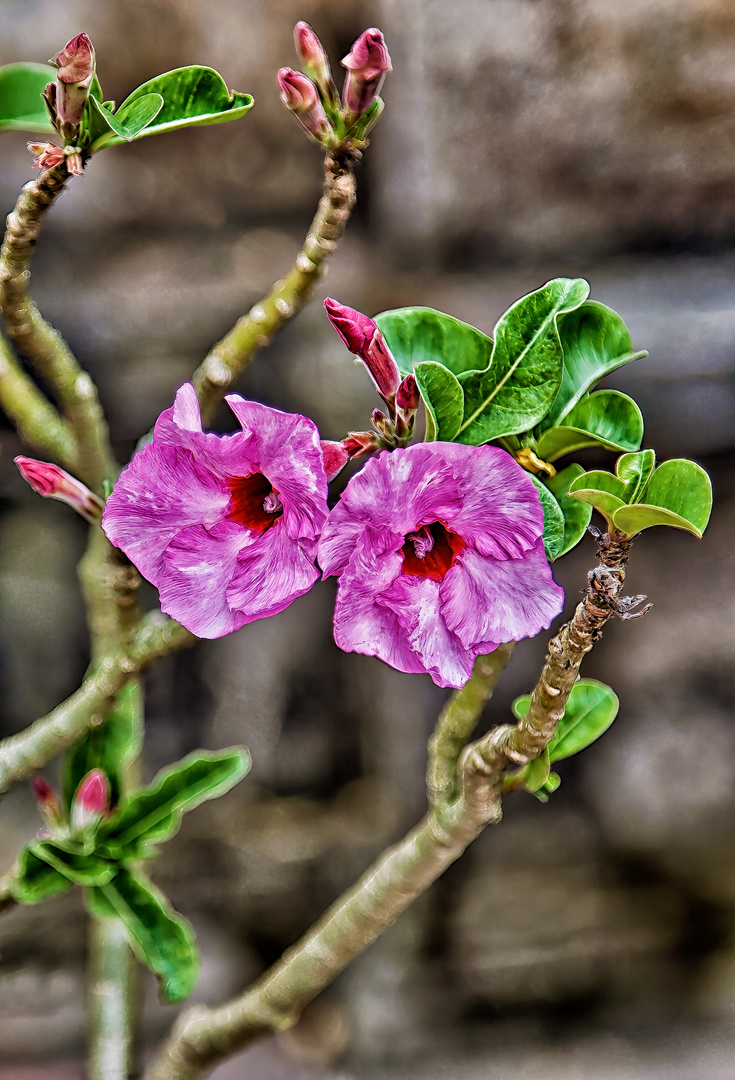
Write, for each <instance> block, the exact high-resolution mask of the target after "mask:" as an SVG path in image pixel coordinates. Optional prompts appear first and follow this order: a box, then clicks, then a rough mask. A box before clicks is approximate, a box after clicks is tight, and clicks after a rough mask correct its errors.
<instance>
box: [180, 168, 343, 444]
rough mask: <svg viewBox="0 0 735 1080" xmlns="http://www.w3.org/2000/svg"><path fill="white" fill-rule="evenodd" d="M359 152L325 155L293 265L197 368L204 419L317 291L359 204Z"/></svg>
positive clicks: (198, 389)
mask: <svg viewBox="0 0 735 1080" xmlns="http://www.w3.org/2000/svg"><path fill="white" fill-rule="evenodd" d="M359 158H360V152H359V151H358V150H334V151H328V153H327V155H326V157H325V159H324V175H325V179H324V193H323V195H322V197H321V199H320V201H319V206H318V208H317V212H316V215H315V216H314V220H313V221H312V223H311V228H310V229H309V232H308V234H307V236H306V240H305V241H304V246H303V247H302V249H301V251H300V252H299V254H298V255H297V256H296V261H295V262H294V265H293V266H292V267H291V269H290V270H289V271H288V273H287V274H286V276H285V277H283V278H281V279H280V280H279V281H277V282H276V284H275V285H274V286H273V288H272V289H271V291H270V292H269V293H268V295H267V296H266V297H265V298H264V299H263V300H260V301H259V302H258V303H257V304H255V305H254V306H253V307H252V308H251V309H250V311H249V312H248V313H247V315H244V316H243V317H242V318H241V319H239V320H238V322H237V323H235V325H234V326H233V328H232V329H231V330H230V331H229V332H228V333H227V334H226V335H225V336H224V337H223V338H222V340H221V341H219V342H217V344H216V345H215V346H214V347H213V348H212V350H211V351H210V353H209V355H208V356H207V357H205V359H204V360H203V361H202V363H201V364H200V365H199V367H198V368H197V370H196V371H195V372H194V376H193V379H192V382H193V383H194V386H195V387H196V391H197V393H198V395H199V402H200V404H201V407H202V418H203V420H204V422H205V423H209V422H210V421H211V419H212V415H213V413H214V410H215V409H216V407H217V404H218V402H219V401H220V400H221V398H222V397H223V395H224V394H225V393H227V391H228V390H229V388H230V387H231V386H232V383H233V382H234V380H235V379H236V378H237V376H238V375H239V374H240V372H241V371H243V370H244V369H245V368H246V367H247V365H248V364H249V363H250V361H251V360H252V358H253V356H254V355H255V353H256V352H257V351H258V349H261V348H263V346H264V345H267V344H268V342H269V341H270V340H271V339H272V338H273V337H274V335H275V334H276V333H277V331H278V330H280V328H281V327H282V326H283V324H284V323H286V322H288V320H289V319H292V318H293V316H294V315H295V314H296V313H297V312H298V311H300V310H301V308H302V307H303V306H304V304H305V303H306V302H307V300H308V299H309V297H310V296H311V294H312V292H313V291H314V287H315V286H316V283H317V282H318V280H319V278H320V276H321V274H322V272H323V270H324V266H325V263H326V261H327V259H328V257H329V256H330V255H331V254H332V252H333V251H334V250H335V248H336V247H337V244H338V243H339V241H340V239H341V238H342V234H343V233H344V231H345V226H346V224H347V221H348V218H349V216H350V213H351V211H352V207H353V206H354V205H355V175H354V169H355V165H356V164H357V162H358V161H359Z"/></svg>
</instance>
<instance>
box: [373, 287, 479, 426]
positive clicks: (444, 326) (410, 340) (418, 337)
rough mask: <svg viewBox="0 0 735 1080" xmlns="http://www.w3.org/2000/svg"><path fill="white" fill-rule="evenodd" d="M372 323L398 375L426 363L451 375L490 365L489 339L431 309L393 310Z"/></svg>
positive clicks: (409, 308) (384, 313) (451, 317)
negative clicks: (384, 343) (395, 365)
mask: <svg viewBox="0 0 735 1080" xmlns="http://www.w3.org/2000/svg"><path fill="white" fill-rule="evenodd" d="M375 322H376V323H377V324H378V326H379V328H380V330H381V332H382V334H383V337H384V338H385V340H386V343H387V345H388V348H389V349H390V351H391V353H392V354H393V359H394V360H395V362H396V364H397V365H398V370H399V371H400V373H401V375H409V374H410V373H411V372H412V371H414V370H415V369H416V365H417V364H424V363H427V362H429V361H431V362H433V363H436V364H441V365H442V366H443V367H445V368H448V370H449V371H451V372H452V374H453V375H460V374H461V373H462V372H464V371H479V370H484V369H485V368H486V367H487V366H488V364H489V363H490V357H491V356H492V351H493V339H492V338H489V337H487V335H486V334H483V333H482V331H481V330H477V329H476V328H475V327H474V326H470V324H469V323H465V322H461V321H460V320H459V319H455V318H454V316H453V315H445V314H444V313H443V312H442V311H435V310H434V308H428V307H405V308H394V309H393V310H391V311H382V312H381V313H380V314H379V315H376V316H375ZM460 417H461V410H460Z"/></svg>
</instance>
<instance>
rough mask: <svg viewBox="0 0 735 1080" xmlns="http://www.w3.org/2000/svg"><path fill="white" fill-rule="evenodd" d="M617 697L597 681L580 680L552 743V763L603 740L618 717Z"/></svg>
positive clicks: (550, 758) (570, 696) (574, 688)
mask: <svg viewBox="0 0 735 1080" xmlns="http://www.w3.org/2000/svg"><path fill="white" fill-rule="evenodd" d="M619 707H620V702H619V701H618V697H617V694H616V693H615V692H614V691H613V690H611V688H610V687H609V686H607V685H606V684H605V683H603V682H598V681H597V679H580V680H579V681H578V682H576V683H575V684H574V686H573V687H572V692H571V694H570V695H569V699H568V701H567V706H566V709H565V710H564V716H563V717H562V719H561V720H560V721H559V726H558V727H557V729H556V733H555V735H554V737H553V738H552V740H551V742H550V743H549V746H548V750H549V761H550V762H551V763H552V765H553V763H554V762H555V761H563V760H564V759H565V758H569V757H572V755H573V754H578V753H579V751H580V750H584V749H585V748H586V747H588V746H589V745H590V743H593V742H594V741H595V739H599V737H600V735H602V734H603V733H604V732H606V731H607V729H608V728H609V727H610V725H611V724H612V722H613V720H614V719H615V717H616V716H617V715H618V709H619Z"/></svg>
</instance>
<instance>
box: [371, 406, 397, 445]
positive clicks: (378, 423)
mask: <svg viewBox="0 0 735 1080" xmlns="http://www.w3.org/2000/svg"><path fill="white" fill-rule="evenodd" d="M370 419H371V420H372V423H373V427H374V428H375V430H376V431H377V433H378V434H379V435H380V437H381V439H384V440H385V442H387V443H389V444H390V445H395V441H396V440H395V435H396V431H395V427H394V425H393V423H392V422H391V420H389V419H388V417H387V416H386V415H385V413H382V412H381V411H380V409H373V412H372V415H371V417H370Z"/></svg>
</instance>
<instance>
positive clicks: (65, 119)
mask: <svg viewBox="0 0 735 1080" xmlns="http://www.w3.org/2000/svg"><path fill="white" fill-rule="evenodd" d="M52 63H53V64H55V65H56V67H57V72H56V102H55V104H56V112H57V115H58V118H59V131H60V133H61V134H62V135H64V136H65V137H66V138H71V137H72V136H73V134H74V133H75V132H76V131H77V130H78V128H79V123H80V121H81V119H82V114H83V113H84V106H85V105H86V104H87V97H88V95H89V88H90V86H91V85H92V79H93V78H94V72H95V55H94V48H93V46H92V42H91V41H90V40H89V38H88V37H87V35H86V34H77V36H76V37H73V38H72V39H71V41H69V42H67V44H66V45H65V46H64V48H63V49H62V50H61V52H60V53H59V55H58V56H57V57H56V59H55V60H52Z"/></svg>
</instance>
